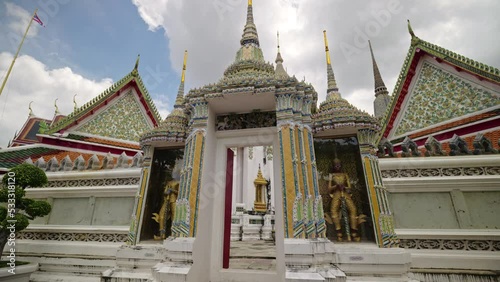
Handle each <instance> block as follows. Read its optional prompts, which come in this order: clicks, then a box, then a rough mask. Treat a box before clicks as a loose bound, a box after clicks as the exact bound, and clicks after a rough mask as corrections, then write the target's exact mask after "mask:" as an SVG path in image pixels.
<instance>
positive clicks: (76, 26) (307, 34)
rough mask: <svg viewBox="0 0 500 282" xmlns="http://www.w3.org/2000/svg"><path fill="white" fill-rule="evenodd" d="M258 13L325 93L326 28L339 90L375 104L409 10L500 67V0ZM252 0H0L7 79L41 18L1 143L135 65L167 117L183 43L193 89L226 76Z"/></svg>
mask: <svg viewBox="0 0 500 282" xmlns="http://www.w3.org/2000/svg"><path fill="white" fill-rule="evenodd" d="M253 3H254V4H253V5H254V16H255V23H256V25H257V29H258V32H259V37H260V42H261V47H262V49H263V51H264V56H265V58H266V60H268V61H274V59H275V57H276V32H277V31H278V30H279V31H280V34H281V47H282V49H281V50H282V55H283V58H284V60H285V62H284V64H285V67H286V68H287V70H288V73H289V74H294V75H296V76H297V78H299V79H302V78H303V77H305V78H306V80H307V81H308V82H311V83H312V84H313V85H314V87H315V88H316V90H317V92H318V93H319V96H320V101H322V100H323V99H324V97H325V90H326V67H325V57H324V51H323V50H324V47H323V38H322V36H323V35H322V31H323V30H324V29H326V30H327V31H328V37H329V42H330V50H331V55H332V60H333V64H334V71H335V74H336V77H337V82H338V85H339V88H340V91H341V93H342V95H343V96H344V97H345V98H347V99H348V100H349V101H350V102H351V103H353V104H354V105H356V106H357V107H359V108H361V109H363V110H366V111H367V112H369V113H373V106H372V103H373V99H374V95H373V75H372V65H371V59H370V53H369V49H368V44H367V40H368V39H370V40H371V41H372V45H373V47H374V52H375V56H376V58H377V61H378V64H379V68H380V70H381V72H382V75H383V77H384V80H385V82H386V84H387V86H388V88H389V90H390V91H391V92H392V89H393V87H394V84H395V82H396V78H397V76H398V75H399V71H400V69H401V66H402V63H403V61H404V58H405V56H406V53H407V51H408V48H409V44H410V36H409V34H408V31H407V26H406V19H410V20H411V22H412V26H413V29H414V31H415V33H416V34H417V36H419V37H420V38H422V39H424V40H426V41H430V42H432V43H434V44H437V45H440V46H442V47H444V48H447V49H450V50H453V51H455V52H457V53H460V54H462V55H465V56H467V57H469V58H472V59H475V60H478V61H480V62H483V63H486V64H488V65H492V66H494V67H500V52H498V50H499V49H500V36H499V34H500V19H499V17H498V15H497V11H500V2H499V1H496V0H475V1H466V0H454V1H451V0H440V1H431V0H421V1H406V0H364V1H361V0H352V1H346V0H326V1H325V0H254V1H253ZM246 5H247V1H246V0H131V1H130V2H127V1H120V0H110V1H98V0H87V1H68V0H43V1H42V0H37V1H33V0H18V1H9V0H7V1H5V0H3V1H0V39H1V40H0V78H1V79H2V80H3V78H4V76H5V73H6V70H7V68H8V65H9V64H10V62H11V60H12V58H13V54H14V53H15V51H16V48H17V45H18V42H19V41H20V39H21V36H22V34H23V32H24V30H25V28H26V26H27V23H28V21H29V19H30V16H31V15H30V14H31V13H32V12H33V11H34V9H35V8H39V12H38V15H39V17H40V18H41V19H42V21H44V23H45V26H46V27H40V26H38V25H36V24H34V25H33V27H32V28H31V32H30V33H29V35H28V38H27V40H26V42H25V44H24V46H23V49H22V50H21V54H20V57H19V58H18V60H17V61H16V65H15V67H14V70H13V72H12V74H11V77H10V79H9V82H8V84H7V87H6V88H5V90H4V93H3V94H2V96H0V147H4V146H6V144H7V142H8V140H10V139H11V138H12V136H13V135H14V133H15V131H16V130H17V129H20V128H21V126H22V124H23V123H24V121H25V120H26V118H27V116H28V104H29V102H30V101H33V111H34V113H35V114H36V115H37V116H40V117H45V118H51V117H52V115H53V113H54V100H55V99H56V98H57V99H58V106H59V109H60V110H61V112H62V113H63V114H69V113H70V112H71V111H72V108H73V103H72V100H73V96H74V95H75V94H77V96H76V100H77V102H78V104H79V105H82V104H83V103H85V102H87V101H88V100H90V99H92V98H93V97H95V96H96V95H98V94H99V93H100V92H101V91H102V90H104V89H105V88H106V87H108V86H109V85H110V84H111V83H112V82H114V81H117V80H118V79H120V78H121V77H123V76H124V75H126V74H127V73H128V72H130V70H131V69H132V68H133V65H134V63H135V59H136V56H137V54H139V53H140V54H141V64H140V68H139V72H140V73H141V75H142V77H143V78H144V80H145V83H146V87H147V88H148V90H149V91H150V93H151V94H152V96H153V98H154V100H155V101H156V105H157V107H158V109H159V110H160V113H161V114H162V115H163V117H165V116H166V114H167V113H168V112H169V111H170V110H171V108H172V104H173V103H172V102H173V101H174V100H175V94H176V88H177V87H178V83H179V80H180V71H181V66H182V58H183V51H184V49H188V51H189V60H188V70H187V78H186V83H187V87H188V89H189V88H191V87H199V86H202V85H204V84H207V83H211V82H215V81H217V80H218V79H219V78H220V77H221V75H222V73H223V71H224V69H225V67H226V66H228V65H229V64H230V63H231V62H232V61H233V60H234V56H235V54H236V51H237V50H238V48H239V39H240V37H241V34H242V30H243V26H244V23H245V19H246V17H245V13H246Z"/></svg>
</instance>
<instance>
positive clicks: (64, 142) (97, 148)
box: [38, 136, 137, 157]
mask: <svg viewBox="0 0 500 282" xmlns="http://www.w3.org/2000/svg"><path fill="white" fill-rule="evenodd" d="M38 138H39V139H40V143H42V144H47V145H53V146H59V147H66V148H68V150H69V151H74V150H75V149H80V150H86V151H93V152H99V153H111V154H115V155H120V154H121V153H122V152H125V154H127V156H129V157H134V156H135V154H137V151H132V150H130V149H128V148H110V147H105V146H101V145H98V144H82V143H78V142H75V141H73V140H70V139H53V138H44V137H40V136H38Z"/></svg>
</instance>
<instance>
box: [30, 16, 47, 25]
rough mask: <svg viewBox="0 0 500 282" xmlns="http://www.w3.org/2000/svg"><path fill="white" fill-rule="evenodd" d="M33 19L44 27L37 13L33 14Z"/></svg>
mask: <svg viewBox="0 0 500 282" xmlns="http://www.w3.org/2000/svg"><path fill="white" fill-rule="evenodd" d="M33 20H34V21H35V22H37V23H38V24H39V25H41V26H43V27H45V26H44V25H43V22H42V20H41V19H40V18H39V17H38V15H37V14H36V13H35V15H34V16H33Z"/></svg>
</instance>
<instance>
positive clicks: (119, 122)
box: [76, 91, 152, 141]
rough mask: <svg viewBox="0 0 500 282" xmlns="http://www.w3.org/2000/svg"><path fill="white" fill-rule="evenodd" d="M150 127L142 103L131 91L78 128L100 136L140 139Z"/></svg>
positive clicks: (80, 130) (131, 139)
mask: <svg viewBox="0 0 500 282" xmlns="http://www.w3.org/2000/svg"><path fill="white" fill-rule="evenodd" d="M150 129H152V127H151V125H149V123H148V122H147V119H146V117H145V116H144V113H143V112H142V111H141V108H140V105H139V104H138V102H137V101H136V99H135V98H134V96H133V94H132V92H131V91H129V92H128V93H127V94H125V95H123V96H122V97H121V98H120V100H119V101H118V102H116V103H115V104H114V105H111V106H110V107H109V108H108V109H106V111H103V112H101V113H99V114H97V115H96V116H95V117H94V118H93V119H91V120H90V121H88V122H86V123H85V124H83V125H81V126H80V127H79V128H77V129H76V130H77V131H79V132H83V133H89V134H93V135H98V136H105V137H111V138H116V139H122V140H130V141H139V137H140V136H141V134H142V133H143V132H145V131H147V130H150Z"/></svg>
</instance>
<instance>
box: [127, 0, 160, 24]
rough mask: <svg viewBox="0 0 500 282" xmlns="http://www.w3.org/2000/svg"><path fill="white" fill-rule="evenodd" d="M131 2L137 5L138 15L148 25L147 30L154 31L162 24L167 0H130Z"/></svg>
mask: <svg viewBox="0 0 500 282" xmlns="http://www.w3.org/2000/svg"><path fill="white" fill-rule="evenodd" d="M132 3H134V5H136V6H137V9H138V11H139V15H140V16H141V18H142V19H143V20H144V21H145V22H146V24H147V25H148V26H149V30H151V31H154V30H156V29H158V28H159V27H160V26H161V25H162V23H163V21H164V19H163V15H164V14H166V7H167V3H168V0H159V1H158V0H132Z"/></svg>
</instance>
